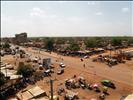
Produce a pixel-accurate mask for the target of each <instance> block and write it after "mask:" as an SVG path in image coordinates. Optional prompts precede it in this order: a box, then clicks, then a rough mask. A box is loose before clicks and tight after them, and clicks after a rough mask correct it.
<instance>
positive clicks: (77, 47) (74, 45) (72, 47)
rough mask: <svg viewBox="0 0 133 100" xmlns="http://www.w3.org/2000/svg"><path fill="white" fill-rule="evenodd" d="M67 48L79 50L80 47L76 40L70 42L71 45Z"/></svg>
mask: <svg viewBox="0 0 133 100" xmlns="http://www.w3.org/2000/svg"><path fill="white" fill-rule="evenodd" d="M67 50H71V51H79V50H80V47H79V45H78V44H77V43H76V42H72V43H71V44H70V46H69V47H68V48H67Z"/></svg>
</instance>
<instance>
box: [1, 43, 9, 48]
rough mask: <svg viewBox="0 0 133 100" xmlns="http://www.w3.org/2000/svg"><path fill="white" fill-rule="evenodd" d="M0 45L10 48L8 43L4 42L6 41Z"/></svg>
mask: <svg viewBox="0 0 133 100" xmlns="http://www.w3.org/2000/svg"><path fill="white" fill-rule="evenodd" d="M2 47H3V48H10V44H9V43H7V42H6V43H4V44H3V45H2Z"/></svg>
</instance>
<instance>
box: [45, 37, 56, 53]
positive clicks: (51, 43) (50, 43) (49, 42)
mask: <svg viewBox="0 0 133 100" xmlns="http://www.w3.org/2000/svg"><path fill="white" fill-rule="evenodd" d="M45 48H46V49H47V50H49V51H53V50H54V41H53V39H47V40H46V41H45Z"/></svg>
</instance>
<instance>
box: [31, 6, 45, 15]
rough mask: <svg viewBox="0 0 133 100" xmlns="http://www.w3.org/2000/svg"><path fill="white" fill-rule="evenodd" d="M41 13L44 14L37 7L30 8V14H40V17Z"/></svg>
mask: <svg viewBox="0 0 133 100" xmlns="http://www.w3.org/2000/svg"><path fill="white" fill-rule="evenodd" d="M43 15H44V11H43V10H41V9H40V8H38V7H34V8H32V10H31V12H30V16H40V17H41V16H43Z"/></svg>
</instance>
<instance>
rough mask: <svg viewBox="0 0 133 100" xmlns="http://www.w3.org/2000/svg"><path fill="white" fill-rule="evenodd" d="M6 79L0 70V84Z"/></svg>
mask: <svg viewBox="0 0 133 100" xmlns="http://www.w3.org/2000/svg"><path fill="white" fill-rule="evenodd" d="M5 81H6V78H5V75H4V74H3V73H2V72H0V86H2V85H3V84H4V83H5Z"/></svg>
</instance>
